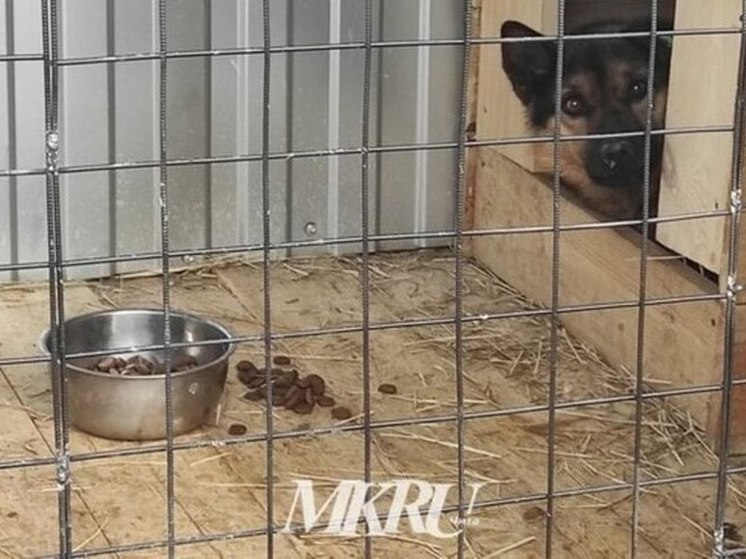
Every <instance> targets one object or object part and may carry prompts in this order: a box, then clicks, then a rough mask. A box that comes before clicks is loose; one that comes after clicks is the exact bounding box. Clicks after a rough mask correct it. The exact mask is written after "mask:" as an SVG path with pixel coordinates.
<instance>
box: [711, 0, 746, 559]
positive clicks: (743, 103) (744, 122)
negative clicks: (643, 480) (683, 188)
mask: <svg viewBox="0 0 746 559" xmlns="http://www.w3.org/2000/svg"><path fill="white" fill-rule="evenodd" d="M745 20H746V0H743V1H742V2H741V45H740V54H739V58H738V81H737V88H736V99H735V106H734V114H733V157H732V166H731V177H732V178H731V187H730V227H729V230H728V271H727V274H728V279H727V287H726V290H727V291H726V295H727V298H726V301H725V323H724V328H725V332H724V339H723V345H724V348H723V388H722V401H721V408H720V438H719V441H718V443H719V444H718V447H719V448H718V459H719V464H718V478H717V493H716V500H715V525H714V540H715V542H714V543H715V545H714V553H715V557H724V556H725V554H726V552H727V551H726V549H725V528H724V525H725V506H726V502H727V500H728V472H727V470H728V456H729V453H730V421H731V413H730V410H731V406H732V401H731V396H732V394H733V348H734V336H735V332H734V329H735V310H736V295H737V294H738V292H739V291H740V290H741V284H739V283H738V249H739V238H738V236H739V229H740V221H741V210H742V209H743V204H742V192H743V190H742V181H743V175H742V172H743V171H742V167H743V141H744V126H746V118H745V115H744V111H745V110H746V75H745V74H746V21H745Z"/></svg>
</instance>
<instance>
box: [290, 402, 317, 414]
mask: <svg viewBox="0 0 746 559" xmlns="http://www.w3.org/2000/svg"><path fill="white" fill-rule="evenodd" d="M293 411H294V412H295V413H297V414H300V415H307V414H309V413H311V412H312V411H313V404H309V403H308V402H306V401H305V400H303V401H301V402H300V403H299V404H298V405H296V406H295V407H294V408H293Z"/></svg>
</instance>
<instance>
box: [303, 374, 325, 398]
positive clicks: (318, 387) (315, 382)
mask: <svg viewBox="0 0 746 559" xmlns="http://www.w3.org/2000/svg"><path fill="white" fill-rule="evenodd" d="M306 381H307V382H308V386H310V387H311V390H313V393H314V395H315V396H321V395H322V394H323V393H324V390H325V389H326V383H325V382H324V379H323V378H321V377H320V376H319V375H308V376H307V377H306Z"/></svg>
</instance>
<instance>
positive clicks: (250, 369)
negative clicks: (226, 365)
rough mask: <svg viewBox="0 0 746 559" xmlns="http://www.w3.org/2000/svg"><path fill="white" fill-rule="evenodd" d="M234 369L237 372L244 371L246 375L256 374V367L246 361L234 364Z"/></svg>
mask: <svg viewBox="0 0 746 559" xmlns="http://www.w3.org/2000/svg"><path fill="white" fill-rule="evenodd" d="M236 369H238V370H239V371H246V372H247V373H253V374H256V373H257V372H258V369H257V368H256V365H254V364H253V363H252V362H251V361H248V360H246V359H244V360H243V361H239V362H238V363H236Z"/></svg>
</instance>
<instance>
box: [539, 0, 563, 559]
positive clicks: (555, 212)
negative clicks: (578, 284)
mask: <svg viewBox="0 0 746 559" xmlns="http://www.w3.org/2000/svg"><path fill="white" fill-rule="evenodd" d="M557 38H558V40H557V59H556V76H555V83H554V87H555V92H554V114H555V115H560V114H562V80H563V76H564V67H563V64H564V56H565V0H557ZM560 134H561V129H560V119H559V118H555V119H554V129H553V131H552V286H551V292H552V298H551V315H550V319H551V329H550V333H549V394H548V402H547V407H548V410H547V415H548V417H547V428H548V433H547V510H546V518H547V523H546V534H545V540H544V549H545V552H544V556H545V557H546V558H547V559H550V558H551V557H552V542H553V531H554V530H553V528H554V485H555V480H554V473H555V472H554V468H555V452H554V445H555V438H556V434H557V433H556V431H557V425H556V409H555V406H556V398H557V361H558V358H559V355H558V351H557V347H558V342H559V340H558V334H559V321H560V315H559V310H558V309H559V266H560V231H559V227H560V199H561V182H560V151H559V146H560Z"/></svg>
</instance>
